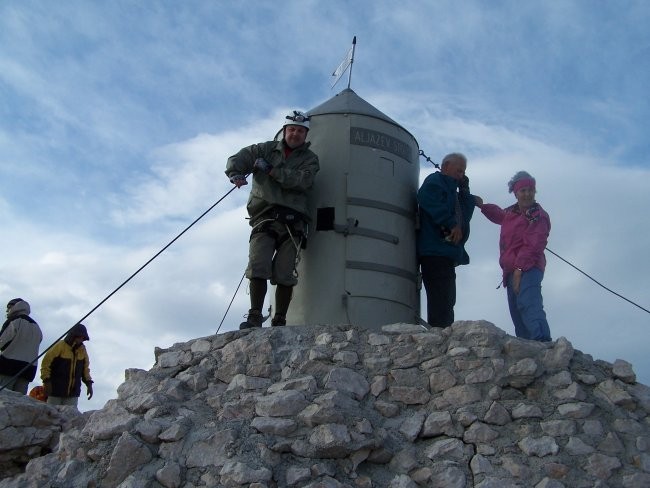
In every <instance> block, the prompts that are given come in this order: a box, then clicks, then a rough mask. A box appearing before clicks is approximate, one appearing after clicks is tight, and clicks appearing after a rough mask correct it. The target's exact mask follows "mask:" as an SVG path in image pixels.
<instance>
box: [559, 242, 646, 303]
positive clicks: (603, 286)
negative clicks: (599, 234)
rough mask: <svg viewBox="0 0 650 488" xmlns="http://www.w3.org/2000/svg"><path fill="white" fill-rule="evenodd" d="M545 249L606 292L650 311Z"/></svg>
mask: <svg viewBox="0 0 650 488" xmlns="http://www.w3.org/2000/svg"><path fill="white" fill-rule="evenodd" d="M546 250H547V251H548V252H550V253H551V254H553V255H554V256H555V257H557V258H559V259H561V260H562V261H564V262H565V263H566V264H568V265H569V266H571V267H572V268H574V269H576V270H577V271H580V272H581V273H582V274H583V275H585V276H586V277H587V278H589V279H590V280H591V281H593V282H594V283H596V284H597V285H598V286H600V287H602V288H604V289H605V290H607V291H608V292H610V293H612V294H614V295H616V296H617V297H619V298H622V299H623V300H625V301H626V302H629V303H631V304H632V305H634V306H635V307H639V308H640V309H641V310H643V311H644V312H647V313H650V310H648V309H647V308H643V307H642V306H641V305H639V304H638V303H634V302H633V301H632V300H629V299H627V298H625V297H624V296H623V295H620V294H618V293H616V292H615V291H613V290H611V289H609V288H607V287H606V286H605V285H603V284H602V283H600V282H599V281H597V280H595V279H594V278H592V277H591V276H589V275H588V274H587V273H585V272H584V271H582V270H581V269H580V268H578V267H577V266H574V265H573V264H571V263H570V262H569V261H567V260H566V259H564V258H563V257H562V256H560V255H559V254H557V253H555V252H553V251H551V250H550V249H549V248H548V247H547V248H546Z"/></svg>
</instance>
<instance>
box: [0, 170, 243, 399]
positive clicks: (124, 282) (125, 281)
mask: <svg viewBox="0 0 650 488" xmlns="http://www.w3.org/2000/svg"><path fill="white" fill-rule="evenodd" d="M246 176H248V175H246ZM235 188H237V187H236V186H233V187H232V188H231V189H230V190H228V191H227V192H226V194H225V195H223V196H222V197H221V198H220V199H219V200H217V201H216V202H215V203H214V204H212V206H211V207H210V208H208V209H207V210H206V211H205V212H203V213H202V214H201V215H199V216H198V217H197V218H196V219H195V220H194V221H193V222H192V223H191V224H190V225H188V226H187V227H185V229H183V230H182V231H181V233H180V234H178V235H177V236H176V237H174V238H173V239H172V240H171V241H169V243H168V244H167V245H166V246H164V247H163V248H162V249H161V250H160V251H158V252H157V253H156V254H154V255H153V256H152V257H151V258H150V259H149V260H148V261H147V262H146V263H144V264H143V265H142V266H140V268H138V270H137V271H136V272H135V273H133V274H132V275H131V276H129V277H128V278H127V279H126V280H124V281H123V282H122V284H121V285H119V286H118V287H117V288H115V289H114V290H113V291H112V292H111V293H109V294H108V295H107V296H106V298H104V299H103V300H102V301H101V302H99V303H98V304H97V305H95V306H94V307H93V308H92V310H90V312H88V313H87V314H86V315H84V316H83V317H82V318H81V319H79V320H78V321H77V322H76V323H75V324H74V325H73V326H72V327H70V328H69V329H68V330H67V331H65V332H64V333H63V334H62V335H61V336H60V337H59V338H58V339H56V340H55V341H54V342H53V343H52V344H50V345H49V346H48V347H47V348H46V349H45V350H44V351H43V352H42V353H40V354H39V355H38V356H36V358H34V359H33V360H32V361H31V362H30V363H29V364H27V365H26V366H25V367H23V369H21V370H20V371H19V372H18V373H16V374H15V375H14V376H13V377H12V378H11V379H10V380H9V381H8V382H7V383H5V384H4V385H0V391H2V390H4V389H5V388H6V387H7V385H9V384H10V383H12V382H13V381H14V380H15V379H16V378H18V377H19V376H20V375H21V374H22V373H23V372H24V371H25V370H26V369H27V368H29V367H30V366H31V365H32V364H34V363H35V362H36V361H38V360H39V359H40V358H41V357H42V356H43V355H44V354H45V353H46V352H47V351H49V350H50V349H52V347H54V345H55V344H56V343H57V342H59V341H60V340H61V339H63V338H64V337H65V336H66V335H67V334H68V333H69V332H70V331H71V330H72V328H73V327H74V326H75V325H77V324H80V323H81V322H83V321H84V320H86V319H87V318H88V317H90V315H91V314H92V313H93V312H94V311H95V310H97V309H98V308H99V307H101V306H102V305H103V304H104V303H105V302H106V301H107V300H108V299H110V298H111V297H112V296H113V295H115V294H116V293H117V292H118V291H119V290H120V289H122V287H124V286H125V285H126V284H127V283H128V282H129V281H131V280H132V279H133V278H135V277H136V276H137V275H138V274H139V273H140V272H141V271H142V270H143V269H144V268H146V267H147V266H149V264H151V262H152V261H153V260H154V259H156V258H157V257H158V256H160V255H161V254H162V253H163V252H165V251H166V250H167V248H169V246H171V245H172V244H173V243H174V242H176V241H177V240H178V239H179V238H180V237H181V236H182V235H183V234H185V233H186V232H187V231H188V230H190V229H191V228H192V227H193V226H194V225H195V224H196V223H197V222H198V221H199V220H201V219H202V218H203V217H205V216H206V215H207V214H208V213H209V212H210V211H211V210H212V209H213V208H214V207H216V206H217V205H219V204H220V203H221V202H222V201H223V199H225V198H226V197H227V196H228V195H230V194H231V193H232V191H233V190H234V189H235ZM224 318H225V317H224Z"/></svg>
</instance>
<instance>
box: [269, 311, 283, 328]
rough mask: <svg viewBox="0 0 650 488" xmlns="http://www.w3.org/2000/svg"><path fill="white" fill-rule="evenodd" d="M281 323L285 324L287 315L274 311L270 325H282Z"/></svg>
mask: <svg viewBox="0 0 650 488" xmlns="http://www.w3.org/2000/svg"><path fill="white" fill-rule="evenodd" d="M283 325H287V317H285V316H284V315H280V314H277V313H276V314H275V317H273V320H271V327H282V326H283Z"/></svg>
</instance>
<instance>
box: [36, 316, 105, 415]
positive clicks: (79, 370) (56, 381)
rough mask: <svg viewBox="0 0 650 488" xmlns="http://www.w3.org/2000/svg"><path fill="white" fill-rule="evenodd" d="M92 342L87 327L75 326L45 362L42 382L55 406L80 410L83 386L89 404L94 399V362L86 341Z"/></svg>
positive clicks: (50, 401)
mask: <svg viewBox="0 0 650 488" xmlns="http://www.w3.org/2000/svg"><path fill="white" fill-rule="evenodd" d="M88 340H90V337H88V331H87V330H86V327H85V326H84V325H83V324H75V325H74V326H73V327H72V328H71V329H70V331H69V332H68V333H67V334H66V336H65V338H64V339H63V340H62V341H59V342H57V343H56V344H55V345H54V346H53V347H52V349H50V350H49V351H48V352H47V353H45V356H44V357H43V361H42V362H41V379H42V380H43V386H44V387H45V393H46V394H47V403H50V404H52V405H72V406H75V407H76V406H77V404H78V402H79V395H80V394H81V382H82V381H83V383H84V384H85V385H86V393H87V395H88V400H90V399H91V398H92V396H93V380H92V378H91V377H90V360H89V359H88V353H87V352H86V347H85V346H84V344H83V343H84V341H88Z"/></svg>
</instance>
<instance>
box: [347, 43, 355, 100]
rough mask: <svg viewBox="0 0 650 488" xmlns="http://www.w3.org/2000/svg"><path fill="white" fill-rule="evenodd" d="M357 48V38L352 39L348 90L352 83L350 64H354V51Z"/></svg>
mask: <svg viewBox="0 0 650 488" xmlns="http://www.w3.org/2000/svg"><path fill="white" fill-rule="evenodd" d="M356 47H357V36H354V37H353V38H352V54H351V55H350V71H348V89H349V88H350V83H352V64H353V63H354V50H355V49H356Z"/></svg>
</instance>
